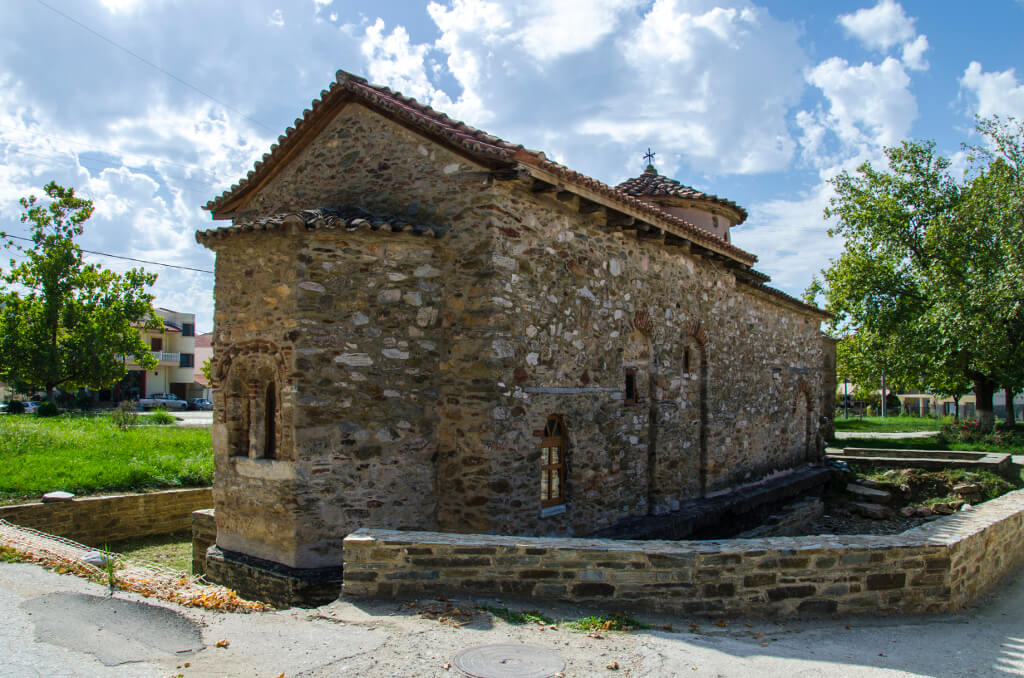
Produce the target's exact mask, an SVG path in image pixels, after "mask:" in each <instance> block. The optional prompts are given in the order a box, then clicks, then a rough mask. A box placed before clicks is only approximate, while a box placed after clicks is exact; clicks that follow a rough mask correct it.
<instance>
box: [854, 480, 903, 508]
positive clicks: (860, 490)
mask: <svg viewBox="0 0 1024 678" xmlns="http://www.w3.org/2000/svg"><path fill="white" fill-rule="evenodd" d="M846 491H847V492H849V493H850V494H852V495H853V496H855V497H857V498H858V499H864V500H866V501H868V502H870V503H872V504H888V503H889V502H890V501H892V492H887V491H885V490H876V489H874V488H873V487H865V486H864V485H858V484H857V483H848V484H847V485H846Z"/></svg>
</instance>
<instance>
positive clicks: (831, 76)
mask: <svg viewBox="0 0 1024 678" xmlns="http://www.w3.org/2000/svg"><path fill="white" fill-rule="evenodd" d="M807 80H808V82H810V83H811V84H812V85H814V86H816V87H819V88H820V89H821V91H822V94H823V95H824V96H825V99H826V101H827V102H828V106H829V108H828V111H827V113H826V114H825V117H824V118H820V117H819V120H822V119H823V120H825V121H827V123H828V127H829V129H830V130H831V131H832V132H834V133H835V134H836V135H837V136H838V137H839V139H840V141H841V142H842V143H843V144H844V145H845V146H846V147H848V148H856V147H858V146H860V145H862V144H871V145H883V146H891V145H893V144H895V143H896V142H898V141H899V140H900V139H903V138H905V137H906V136H907V135H908V134H909V132H910V128H911V125H912V124H913V122H914V120H915V119H916V118H917V102H916V100H915V99H914V96H913V94H911V92H910V77H909V76H908V75H907V72H906V70H904V68H903V64H901V63H900V62H899V61H897V60H896V59H893V58H891V57H889V58H887V59H885V60H884V61H883V62H882V63H881V64H873V63H870V62H868V63H864V64H861V65H860V66H852V65H850V64H849V62H847V61H846V60H845V59H841V58H839V57H832V58H831V59H827V60H826V61H824V62H822V63H820V64H818V65H817V66H816V67H815V68H814V69H812V70H811V71H810V72H809V73H808V76H807Z"/></svg>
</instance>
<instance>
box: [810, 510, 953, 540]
mask: <svg viewBox="0 0 1024 678" xmlns="http://www.w3.org/2000/svg"><path fill="white" fill-rule="evenodd" d="M937 518H941V516H927V517H921V516H913V517H910V518H904V517H902V516H899V515H897V516H894V517H892V518H886V519H884V520H875V519H873V518H865V517H863V516H860V515H857V514H855V513H853V512H851V511H849V510H847V509H846V508H844V507H843V506H836V505H832V506H828V505H826V507H825V514H824V515H823V516H822V517H821V518H818V519H817V520H814V521H812V522H811V523H809V524H808V525H807V529H806V531H804V532H801V535H814V534H899V533H900V532H903V531H905V530H909V529H911V528H913V527H917V526H918V525H923V524H924V523H927V522H930V521H932V520H935V519H937Z"/></svg>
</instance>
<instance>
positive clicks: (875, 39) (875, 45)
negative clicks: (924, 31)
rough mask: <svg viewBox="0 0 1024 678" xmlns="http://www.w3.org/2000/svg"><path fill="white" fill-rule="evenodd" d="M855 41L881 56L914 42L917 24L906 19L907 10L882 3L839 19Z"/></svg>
mask: <svg viewBox="0 0 1024 678" xmlns="http://www.w3.org/2000/svg"><path fill="white" fill-rule="evenodd" d="M837 21H839V24H840V25H841V26H842V27H843V28H844V29H845V30H846V32H847V33H848V34H849V35H851V36H852V37H854V38H856V39H858V40H860V41H861V42H862V43H864V45H865V46H866V47H868V48H869V49H875V50H878V51H880V52H885V51H887V50H888V49H889V48H890V47H893V46H895V45H900V44H903V43H907V42H910V41H912V40H913V39H914V35H915V30H914V20H913V19H911V18H910V17H908V16H907V15H906V13H905V12H904V11H903V6H902V5H901V4H900V3H898V2H894V1H893V0H880V1H879V3H878V4H877V5H875V6H874V7H871V8H870V9H859V10H857V11H856V12H854V13H853V14H843V15H841V16H840V17H839V19H837Z"/></svg>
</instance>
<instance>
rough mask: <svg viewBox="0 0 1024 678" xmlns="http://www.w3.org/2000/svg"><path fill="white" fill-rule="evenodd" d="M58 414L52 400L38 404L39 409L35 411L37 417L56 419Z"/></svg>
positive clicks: (55, 404) (58, 410) (58, 411)
mask: <svg viewBox="0 0 1024 678" xmlns="http://www.w3.org/2000/svg"><path fill="white" fill-rule="evenodd" d="M58 414H60V409H58V408H57V403H55V402H53V401H52V400H44V401H43V402H41V403H39V408H38V409H37V410H36V416H37V417H56V416H57V415H58Z"/></svg>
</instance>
